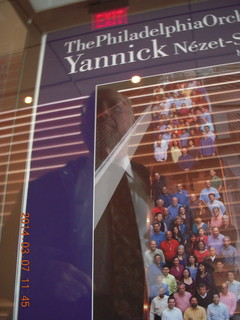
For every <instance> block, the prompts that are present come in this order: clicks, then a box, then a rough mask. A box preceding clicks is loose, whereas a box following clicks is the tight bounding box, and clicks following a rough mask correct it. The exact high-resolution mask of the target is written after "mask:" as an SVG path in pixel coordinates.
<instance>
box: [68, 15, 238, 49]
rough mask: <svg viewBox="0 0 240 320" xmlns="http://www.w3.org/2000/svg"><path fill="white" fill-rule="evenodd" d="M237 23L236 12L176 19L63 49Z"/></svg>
mask: <svg viewBox="0 0 240 320" xmlns="http://www.w3.org/2000/svg"><path fill="white" fill-rule="evenodd" d="M238 22H240V12H239V11H238V10H233V14H230V15H227V16H217V15H214V14H207V15H205V16H204V17H203V18H202V20H196V21H192V20H191V19H190V18H187V19H186V20H185V21H184V22H181V21H180V20H178V19H177V20H174V23H173V24H172V25H166V24H165V23H163V22H159V23H158V24H157V26H156V28H153V29H151V28H150V27H149V26H148V25H145V26H144V27H143V29H142V30H140V31H139V32H132V33H129V30H128V29H124V30H122V31H118V32H117V33H115V34H112V33H111V32H107V33H106V34H100V35H97V36H95V39H94V40H91V41H88V42H83V41H82V40H81V39H76V40H73V41H68V42H65V43H64V47H66V49H67V50H66V52H67V54H69V53H72V52H79V51H85V50H91V49H94V48H100V47H103V46H112V45H116V44H119V43H123V42H130V41H137V40H140V39H147V38H151V37H159V36H165V38H171V37H172V36H173V35H174V33H180V32H186V31H191V30H198V29H204V28H213V27H216V26H217V25H221V26H222V25H226V24H233V23H238Z"/></svg>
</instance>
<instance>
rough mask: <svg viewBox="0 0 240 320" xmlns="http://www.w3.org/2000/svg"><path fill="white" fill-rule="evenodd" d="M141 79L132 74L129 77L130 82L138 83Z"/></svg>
mask: <svg viewBox="0 0 240 320" xmlns="http://www.w3.org/2000/svg"><path fill="white" fill-rule="evenodd" d="M141 80H142V78H141V77H139V76H133V77H132V79H131V81H132V83H139V82H140V81H141Z"/></svg>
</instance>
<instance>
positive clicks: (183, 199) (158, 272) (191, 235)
mask: <svg viewBox="0 0 240 320" xmlns="http://www.w3.org/2000/svg"><path fill="white" fill-rule="evenodd" d="M221 191H222V180H221V178H220V177H218V176H217V175H216V171H215V170H210V178H209V179H208V180H206V181H205V187H204V188H203V189H202V190H201V192H200V194H199V196H197V195H195V194H189V193H188V191H187V190H185V189H183V186H182V184H181V183H178V184H177V185H176V192H175V193H174V194H171V193H170V192H168V189H167V186H166V185H165V184H164V179H163V178H162V177H161V176H160V174H159V173H155V174H154V180H153V182H152V195H153V198H154V200H155V203H156V205H155V207H154V208H153V209H152V212H151V222H152V223H151V226H150V228H149V247H150V248H149V249H148V250H147V251H146V252H145V254H144V261H145V269H146V277H147V283H148V292H149V300H150V302H151V304H152V305H151V310H150V319H151V320H152V319H161V317H162V313H161V312H162V311H163V310H162V308H160V309H159V308H158V307H157V306H156V304H161V303H162V302H163V301H162V299H163V298H162V297H161V295H162V294H163V293H164V294H163V296H170V297H174V298H175V302H174V303H176V307H177V308H179V309H180V310H181V311H182V314H183V315H184V313H185V310H186V309H187V308H189V307H190V305H191V301H192V300H189V299H190V298H191V297H195V298H196V299H197V303H198V305H199V306H202V307H203V308H204V309H205V310H208V306H209V305H210V304H212V303H214V302H213V297H214V294H217V296H216V297H215V298H216V300H218V299H219V298H220V301H221V303H223V304H225V305H226V306H227V312H228V313H227V314H228V317H229V316H230V317H232V316H233V314H234V312H235V310H236V308H237V301H238V300H240V282H238V281H237V280H235V277H236V276H238V273H239V257H238V252H237V249H236V241H237V229H236V228H235V226H234V225H233V224H231V220H230V216H229V215H228V213H227V209H226V206H225V204H224V203H223V202H222V201H221V200H220V195H221ZM160 293H161V295H160ZM164 299H165V302H166V303H165V306H166V308H168V304H167V298H166V297H165V298H164ZM194 301H195V300H194ZM195 302H196V301H195ZM218 302H219V301H218ZM159 310H162V311H161V312H160V311H159ZM158 311H159V312H158ZM204 312H205V311H204ZM207 313H211V312H210V311H207ZM205 316H206V312H205ZM158 317H160V318H158ZM205 318H206V317H205ZM205 318H203V319H205ZM162 319H164V318H162ZM184 319H185V317H184ZM186 319H188V318H186ZM195 319H196V318H195ZM199 319H201V318H199ZM209 319H215V318H211V317H210V316H209ZM219 319H225V318H219ZM226 319H229V318H226Z"/></svg>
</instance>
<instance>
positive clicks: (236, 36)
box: [232, 32, 240, 46]
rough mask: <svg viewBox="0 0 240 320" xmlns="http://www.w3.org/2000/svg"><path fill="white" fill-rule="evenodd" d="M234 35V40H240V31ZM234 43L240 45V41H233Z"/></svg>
mask: <svg viewBox="0 0 240 320" xmlns="http://www.w3.org/2000/svg"><path fill="white" fill-rule="evenodd" d="M232 37H233V39H234V40H240V32H237V33H234V34H233V36H232ZM233 43H234V44H235V46H239V45H240V42H233Z"/></svg>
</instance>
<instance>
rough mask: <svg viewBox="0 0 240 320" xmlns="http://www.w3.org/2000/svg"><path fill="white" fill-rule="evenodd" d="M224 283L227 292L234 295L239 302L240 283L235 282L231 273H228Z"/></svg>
mask: <svg viewBox="0 0 240 320" xmlns="http://www.w3.org/2000/svg"><path fill="white" fill-rule="evenodd" d="M226 283H227V284H228V291H229V292H232V293H234V294H235V296H236V297H237V301H240V282H239V281H237V280H235V275H234V272H233V271H228V273H227V281H226Z"/></svg>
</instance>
